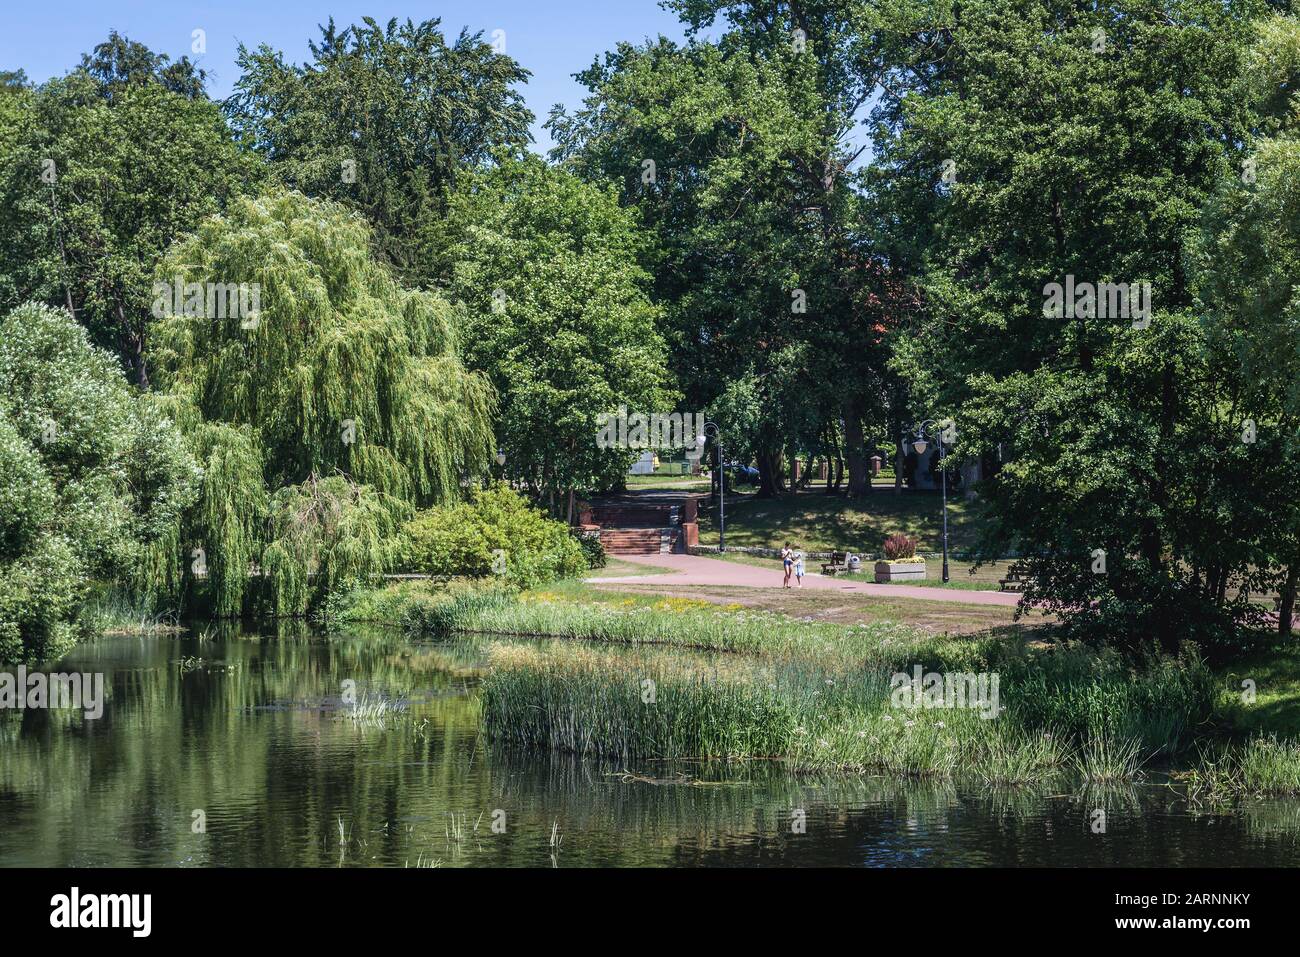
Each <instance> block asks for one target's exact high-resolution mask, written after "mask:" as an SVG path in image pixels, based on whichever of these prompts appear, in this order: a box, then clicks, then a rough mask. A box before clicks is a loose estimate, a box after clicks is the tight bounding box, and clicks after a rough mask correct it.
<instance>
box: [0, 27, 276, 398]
mask: <svg viewBox="0 0 1300 957" xmlns="http://www.w3.org/2000/svg"><path fill="white" fill-rule="evenodd" d="M180 63H181V64H185V63H188V61H184V60H182V61H180ZM176 66H178V64H171V67H176ZM182 72H183V73H184V76H178V75H177V74H176V73H175V72H174V71H172V70H170V69H169V67H168V60H167V58H166V57H165V56H161V55H156V54H153V53H150V52H149V51H148V50H147V49H145V48H144V47H142V46H140V45H139V44H134V43H131V42H130V41H128V40H125V39H124V38H122V37H119V36H117V35H116V34H114V35H113V37H112V38H110V41H109V42H108V43H107V44H103V45H101V46H100V47H97V48H96V52H95V55H94V56H93V57H87V58H86V59H85V62H84V64H83V66H82V67H80V68H79V69H77V70H74V71H73V72H72V73H70V74H68V75H67V76H66V77H62V78H60V79H56V80H51V81H50V82H49V83H46V84H44V85H42V86H41V87H39V88H37V89H35V90H28V89H19V90H17V91H10V92H7V93H0V131H3V132H4V134H5V135H4V137H3V138H2V139H0V142H3V144H4V145H3V146H0V151H2V152H3V154H4V160H5V162H4V163H3V164H0V306H8V307H10V308H12V307H13V306H16V305H17V304H19V303H22V302H26V301H28V300H31V299H36V300H40V301H44V302H48V303H50V304H52V305H54V304H57V305H61V306H64V307H65V308H67V309H68V310H69V311H70V312H71V313H72V314H73V315H74V316H75V317H76V318H77V319H78V320H79V321H80V322H81V323H82V324H84V325H85V326H86V327H87V328H88V329H89V330H90V332H91V335H92V337H93V340H94V341H95V343H96V344H97V345H99V346H101V347H103V348H107V349H109V350H111V351H113V352H115V353H116V354H117V355H118V356H119V358H120V359H121V361H122V363H123V364H124V366H125V367H126V368H127V369H128V370H130V374H131V376H132V378H133V379H134V380H135V381H136V382H137V383H138V384H140V385H147V384H148V381H149V376H148V370H147V369H146V367H145V363H144V354H145V351H146V349H147V346H148V335H149V327H150V323H151V317H150V314H149V303H150V298H151V297H150V285H151V283H152V277H153V272H154V268H155V267H156V266H157V264H158V261H159V259H160V258H161V256H162V254H163V251H164V250H165V249H166V248H167V247H168V246H169V245H170V244H171V243H172V242H173V240H175V239H176V238H177V237H179V236H180V235H182V234H184V233H186V232H189V231H190V230H192V229H194V228H195V227H196V226H197V225H198V223H199V222H200V221H201V220H202V218H203V217H205V216H207V215H210V214H212V213H216V212H219V211H220V210H221V209H222V208H223V207H224V206H225V204H226V203H228V202H229V201H230V199H231V197H233V196H235V195H238V194H239V193H240V192H242V191H243V190H244V189H245V188H247V186H248V185H249V184H250V183H251V182H252V181H254V180H255V179H256V178H257V175H258V173H257V164H256V163H254V162H252V161H251V160H250V158H249V157H246V156H244V155H243V154H241V152H240V150H239V149H238V148H237V146H236V144H235V142H234V139H233V138H232V136H231V133H230V131H229V129H228V128H227V126H226V124H225V121H224V120H223V118H222V115H221V111H220V109H219V108H218V107H217V106H216V105H215V104H213V103H211V102H209V101H208V100H207V99H206V98H204V97H202V95H201V87H200V86H196V84H200V83H201V79H202V77H201V73H195V72H194V71H192V70H189V71H188V72H187V71H184V70H183V71H182ZM177 90H180V91H181V92H177Z"/></svg>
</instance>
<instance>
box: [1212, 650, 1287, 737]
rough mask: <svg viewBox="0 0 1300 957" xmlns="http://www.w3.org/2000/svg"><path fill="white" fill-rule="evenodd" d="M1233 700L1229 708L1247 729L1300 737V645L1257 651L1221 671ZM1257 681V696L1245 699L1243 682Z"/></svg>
mask: <svg viewBox="0 0 1300 957" xmlns="http://www.w3.org/2000/svg"><path fill="white" fill-rule="evenodd" d="M1218 674H1219V675H1220V676H1221V677H1222V678H1223V680H1224V686H1225V687H1226V688H1228V689H1230V693H1231V695H1232V698H1233V701H1232V703H1231V704H1230V705H1229V706H1228V707H1226V708H1225V712H1226V714H1227V715H1228V717H1229V718H1230V719H1231V721H1232V725H1233V727H1234V728H1235V729H1236V730H1238V731H1241V732H1243V733H1251V732H1256V731H1262V732H1265V733H1271V732H1276V733H1277V734H1280V735H1284V736H1287V737H1300V647H1294V646H1293V647H1290V648H1271V649H1268V650H1265V651H1259V652H1256V653H1255V654H1253V655H1250V656H1248V657H1246V658H1244V659H1242V660H1241V661H1236V662H1233V663H1232V664H1231V665H1228V666H1226V667H1224V668H1222V669H1220V670H1219V671H1218ZM1247 680H1249V681H1253V682H1254V683H1255V700H1254V702H1253V703H1251V704H1247V703H1245V702H1244V701H1242V700H1241V691H1242V682H1243V681H1247Z"/></svg>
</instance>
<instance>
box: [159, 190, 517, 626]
mask: <svg viewBox="0 0 1300 957" xmlns="http://www.w3.org/2000/svg"><path fill="white" fill-rule="evenodd" d="M370 239H371V236H370V228H369V226H368V225H367V224H366V222H365V221H364V220H363V219H362V218H361V217H360V216H359V215H357V214H355V213H351V212H349V211H347V210H345V209H344V208H342V207H340V206H338V205H335V204H333V203H329V202H325V201H318V200H311V199H308V198H307V197H305V196H303V195H302V194H301V193H296V192H278V193H272V194H269V195H266V196H263V197H261V198H259V199H256V200H254V199H243V200H240V201H238V202H236V203H235V204H234V205H233V206H232V207H231V209H230V210H229V212H228V213H227V215H225V216H222V217H213V218H211V219H209V220H207V221H205V222H204V223H203V225H202V226H200V228H199V230H198V231H197V232H196V233H195V234H194V235H193V236H191V237H189V238H188V239H186V240H185V241H184V242H182V243H179V244H178V245H177V246H175V247H174V248H173V249H172V250H171V251H170V252H169V254H168V256H167V258H166V259H165V261H164V262H163V264H162V265H161V266H160V267H159V271H158V276H159V277H160V278H161V279H162V281H163V283H164V285H163V286H161V287H160V291H161V290H162V289H164V288H167V286H166V284H167V283H170V282H172V277H174V276H177V275H179V276H180V277H181V280H182V288H183V287H184V286H186V285H189V284H191V283H193V284H196V285H195V286H193V287H192V288H193V289H195V290H198V294H197V296H196V298H195V299H193V300H189V299H187V300H186V302H185V303H184V306H185V307H186V308H182V309H180V310H177V309H176V306H177V305H178V303H176V302H174V301H172V302H170V303H169V302H168V296H166V295H164V296H163V297H162V298H163V303H162V304H163V306H164V307H166V308H169V309H171V310H172V314H171V315H168V316H166V317H165V318H164V319H162V320H161V321H159V323H158V327H157V334H156V337H155V345H154V348H153V351H152V352H151V361H152V362H153V363H155V364H156V366H157V369H158V383H159V385H160V387H161V388H162V389H164V390H165V391H166V392H168V394H169V395H170V397H171V399H172V401H173V402H174V404H175V408H176V410H177V411H176V416H177V419H178V421H180V422H181V423H182V424H183V425H184V426H185V427H186V428H187V430H188V431H189V432H190V434H191V435H192V436H193V437H194V441H195V443H196V446H197V447H198V448H199V450H200V455H201V459H202V461H203V463H204V466H205V469H206V473H205V479H204V487H203V490H202V496H201V499H200V503H199V508H198V509H197V510H196V513H195V516H194V519H193V522H192V527H191V529H190V534H191V538H192V540H193V542H195V543H198V547H201V548H203V549H204V555H205V564H206V565H207V566H208V571H209V574H210V575H211V576H212V583H211V584H212V589H213V592H214V597H215V603H216V605H217V607H218V609H219V611H220V612H221V613H222V614H234V613H237V612H238V610H239V608H240V607H241V605H242V603H243V600H244V596H245V590H246V585H247V576H248V571H249V566H250V563H252V562H261V564H262V566H263V570H264V571H266V572H268V574H270V575H271V576H272V578H276V577H282V576H286V575H289V574H290V568H291V567H292V569H293V572H292V574H295V575H298V576H300V577H302V576H306V575H309V574H315V573H317V572H319V574H321V575H322V576H323V577H324V579H325V580H327V581H334V580H335V579H337V578H338V577H339V575H340V574H343V572H346V574H347V575H348V576H350V577H356V576H357V575H361V574H362V573H373V572H375V571H379V570H382V569H383V562H382V560H381V559H382V558H383V555H384V552H383V550H382V549H381V548H379V547H377V545H376V539H377V536H379V534H380V533H381V532H382V531H383V530H384V529H385V528H386V527H387V525H386V524H385V523H387V522H389V521H390V518H391V521H397V520H399V519H400V518H402V517H403V515H404V510H405V509H407V508H409V507H410V506H413V505H428V504H432V503H437V502H447V501H450V500H453V499H455V498H457V497H458V496H459V494H460V489H461V487H462V485H463V484H464V483H466V482H468V481H469V480H471V479H472V478H473V477H474V476H476V475H479V474H482V472H483V471H484V469H485V468H486V463H487V461H488V457H489V455H490V454H491V451H492V415H493V410H494V395H493V392H492V388H491V385H490V383H488V382H487V381H486V379H484V378H483V377H482V376H480V375H478V374H476V373H472V372H469V371H467V370H466V369H465V368H464V367H463V366H462V364H461V361H460V359H459V357H458V354H457V336H458V328H457V324H458V321H459V320H458V316H457V313H456V310H454V309H453V307H452V306H450V305H449V304H448V303H447V302H446V301H445V300H443V299H442V298H440V297H439V296H437V295H435V294H433V293H429V292H418V291H414V290H409V289H405V288H403V287H402V286H401V285H399V284H398V282H397V281H396V280H395V279H394V277H393V276H392V274H391V272H390V270H389V269H388V267H386V266H384V265H383V264H381V263H379V262H376V260H375V259H374V257H373V253H372V249H371V243H370ZM216 283H220V284H223V285H226V286H232V285H236V284H243V285H244V286H245V287H246V288H247V290H248V291H249V294H250V295H249V297H248V298H249V299H250V300H251V298H252V295H251V293H252V291H253V290H254V289H256V290H258V291H259V294H258V297H257V298H258V303H257V306H258V308H257V310H256V311H251V310H242V311H238V312H237V313H236V314H230V313H226V314H218V315H213V314H212V313H211V311H210V310H208V309H206V308H205V306H206V303H205V300H204V296H203V295H202V291H203V290H206V289H209V288H211V284H216ZM172 298H173V299H174V297H172ZM207 301H211V300H207ZM191 302H192V304H193V306H194V307H195V308H193V309H190V308H188V307H189V306H190V305H191ZM164 311H165V310H164ZM336 476H341V477H343V478H344V479H346V482H345V483H331V482H329V481H327V480H330V479H332V478H334V477H336ZM356 486H365V487H366V488H364V489H358V488H356ZM282 489H296V491H281V490H282ZM268 506H269V507H270V508H271V514H270V517H269V522H270V525H269V527H268V526H267V524H266V522H267V521H268V518H267V516H266V514H265V513H263V512H261V511H260V510H261V509H263V508H265V507H268ZM353 508H355V509H358V510H359V513H358V514H357V515H350V516H343V517H342V518H340V514H341V513H342V512H344V511H347V510H348V509H353ZM384 516H389V517H384ZM349 523H354V524H353V525H352V526H351V527H350V526H349ZM355 523H360V524H361V525H364V526H365V528H359V527H356V524H355ZM305 526H306V527H305ZM336 532H337V533H338V534H340V535H342V538H341V539H340V540H339V542H336V541H335V540H334V538H332V537H331V536H333V535H334V534H335V533H336ZM276 542H279V543H280V545H279V547H277V548H276V549H275V550H274V551H273V552H272V553H271V554H270V555H267V554H264V549H267V548H268V546H271V545H274V544H275V543H276ZM318 546H319V547H318ZM307 554H310V555H311V557H310V558H309V559H308V558H304V556H305V555H307ZM331 556H332V557H333V558H335V559H337V560H340V561H345V564H344V566H342V568H343V571H339V570H338V569H336V568H333V567H331V566H330V564H329V562H330V558H331ZM273 585H275V588H276V591H275V598H276V610H277V612H278V613H282V614H287V613H295V614H296V613H300V612H301V611H302V610H303V601H304V596H306V595H308V594H309V591H308V590H306V589H305V588H304V587H300V585H301V582H298V583H286V584H285V585H284V587H280V584H277V583H275V582H273Z"/></svg>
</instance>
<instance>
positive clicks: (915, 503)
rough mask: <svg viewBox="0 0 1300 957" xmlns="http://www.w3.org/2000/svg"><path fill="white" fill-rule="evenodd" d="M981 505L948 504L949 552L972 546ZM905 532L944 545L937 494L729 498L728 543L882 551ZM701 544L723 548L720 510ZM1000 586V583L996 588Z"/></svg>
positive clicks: (927, 547)
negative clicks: (894, 536)
mask: <svg viewBox="0 0 1300 957" xmlns="http://www.w3.org/2000/svg"><path fill="white" fill-rule="evenodd" d="M979 507H980V506H979V503H977V502H967V501H966V500H965V499H961V498H958V499H956V500H953V499H951V498H950V499H949V500H948V545H949V549H950V550H956V549H962V548H967V547H970V546H971V545H973V544H974V542H975V537H976V534H977V532H978V522H979V515H978V511H979ZM895 532H906V533H907V534H908V535H911V536H913V537H915V538H916V539H917V544H918V547H919V549H920V550H921V551H922V552H925V553H927V554H929V553H931V552H936V553H937V552H939V551H940V550H941V549H942V547H943V506H942V502H941V500H940V497H939V493H937V492H909V491H906V490H905V491H903V492H902V493H900V494H895V493H894V490H893V489H892V488H876V489H874V490H873V492H872V494H871V495H870V496H868V497H867V498H862V499H852V500H850V499H847V498H845V497H844V496H842V495H827V494H826V493H825V492H820V491H804V492H798V493H796V494H794V495H787V496H785V497H782V498H775V499H760V498H758V497H757V496H756V495H754V494H752V493H743V494H735V495H732V496H729V497H728V499H727V544H728V545H729V546H739V547H746V548H778V549H779V548H780V547H781V546H782V545H783V544H784V543H785V542H795V543H797V544H798V545H799V546H800V548H802V549H803V550H804V551H805V552H830V551H856V552H867V553H876V552H879V551H880V549H881V547H882V546H883V544H884V541H885V539H886V538H887V537H888V536H889V535H891V534H893V533H895ZM700 544H702V545H716V544H718V526H717V514H716V510H714V509H710V510H709V512H708V514H707V515H705V514H701V516H700ZM994 587H997V586H996V583H995V585H994Z"/></svg>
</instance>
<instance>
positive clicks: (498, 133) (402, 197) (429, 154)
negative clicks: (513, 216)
mask: <svg viewBox="0 0 1300 957" xmlns="http://www.w3.org/2000/svg"><path fill="white" fill-rule="evenodd" d="M311 52H312V61H311V62H310V63H307V64H304V65H302V66H295V65H293V64H290V63H287V62H286V61H285V60H284V57H283V55H282V54H280V53H278V52H276V51H274V50H272V49H271V48H270V47H268V46H266V45H262V46H259V47H258V48H257V49H255V50H248V49H246V48H244V47H243V46H241V47H240V50H239V61H238V62H239V66H240V69H241V70H242V74H241V76H240V78H239V80H238V81H237V82H236V84H235V92H234V95H233V96H232V97H231V98H230V100H229V101H228V104H227V110H228V115H229V117H230V120H231V123H232V124H233V126H234V127H235V129H236V130H238V131H239V132H240V133H241V134H242V135H243V137H244V139H245V140H246V142H247V143H248V144H249V145H250V146H251V147H252V148H254V149H255V150H257V151H258V152H259V153H260V154H261V155H263V156H265V157H266V158H267V160H268V161H269V162H270V163H271V165H272V167H273V169H274V170H275V172H276V175H277V176H278V177H279V178H280V180H281V181H282V182H283V183H284V184H285V185H287V186H290V187H292V188H294V189H298V190H301V191H302V192H305V193H307V194H308V195H311V196H317V197H324V198H328V199H333V200H337V201H340V202H346V203H349V204H352V205H354V206H355V207H356V208H358V209H360V210H361V211H363V212H364V213H365V214H366V216H367V217H368V218H369V219H370V221H371V223H372V224H373V225H374V227H375V233H374V238H375V244H376V248H377V249H378V251H379V252H380V254H381V256H382V257H383V258H384V259H385V260H386V261H388V262H389V263H390V264H392V265H394V266H395V267H396V268H397V269H398V271H399V273H400V274H401V275H402V276H403V277H404V278H406V279H408V280H412V281H422V280H423V279H424V278H425V275H424V271H425V269H426V268H427V263H426V258H427V253H428V249H427V246H428V238H427V231H428V229H429V227H430V225H431V224H432V223H433V222H434V221H435V220H436V218H437V217H438V216H439V215H440V214H441V213H442V212H443V210H444V209H445V204H446V199H447V196H448V194H449V192H450V190H451V189H452V188H453V186H454V185H455V181H456V178H457V176H458V175H459V174H460V172H461V171H462V170H466V169H473V168H478V167H481V166H483V165H484V164H486V163H487V162H488V161H489V159H490V157H491V155H492V152H493V150H496V149H500V148H507V149H513V150H516V151H518V150H521V149H522V148H523V147H524V145H525V144H527V143H528V141H529V138H530V137H529V133H528V127H529V124H530V123H531V122H532V119H533V116H532V114H531V113H530V112H529V111H528V110H527V109H526V108H525V107H524V104H523V97H522V96H521V94H520V93H519V92H518V90H517V89H516V87H517V85H518V84H521V83H523V82H524V81H526V80H527V78H528V76H529V74H528V71H526V70H524V69H522V68H521V67H520V66H519V65H518V64H517V63H515V61H514V60H512V59H510V58H509V57H508V56H505V55H504V54H501V53H497V52H496V51H495V50H494V49H493V47H492V45H490V44H488V43H486V42H484V40H483V36H482V34H479V33H475V34H471V33H468V32H467V31H461V33H460V34H459V36H457V37H456V38H455V40H453V41H449V40H448V38H447V37H446V36H445V35H444V33H443V32H442V29H441V26H440V21H439V20H426V21H423V22H421V23H418V24H417V23H413V22H411V21H410V20H407V21H406V22H405V23H401V24H399V23H398V22H397V20H395V19H394V20H390V21H389V22H388V23H387V24H386V25H385V26H383V27H381V26H380V25H379V24H378V23H376V22H375V21H374V20H372V19H370V18H369V17H367V18H364V20H363V21H362V24H357V25H354V26H350V27H347V28H345V29H343V30H338V29H337V28H336V27H335V26H334V21H333V20H332V19H331V20H330V22H329V24H328V26H326V27H323V28H322V29H321V38H320V41H319V42H317V43H312V44H311Z"/></svg>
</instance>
